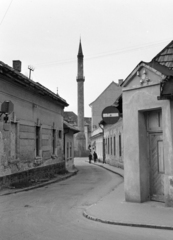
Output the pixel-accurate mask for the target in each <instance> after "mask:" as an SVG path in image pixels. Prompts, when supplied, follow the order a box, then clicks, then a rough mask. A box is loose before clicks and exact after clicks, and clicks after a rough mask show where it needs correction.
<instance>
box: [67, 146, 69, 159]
mask: <svg viewBox="0 0 173 240" xmlns="http://www.w3.org/2000/svg"><path fill="white" fill-rule="evenodd" d="M67 158H69V143H67Z"/></svg>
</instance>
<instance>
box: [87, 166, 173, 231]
mask: <svg viewBox="0 0 173 240" xmlns="http://www.w3.org/2000/svg"><path fill="white" fill-rule="evenodd" d="M92 164H95V165H97V166H98V167H103V168H105V169H107V170H109V171H111V172H113V173H115V174H119V175H120V176H122V177H123V175H124V173H123V172H124V171H123V169H120V168H116V167H114V166H110V165H108V164H103V163H99V162H98V163H93V162H92ZM83 215H84V216H85V217H86V218H88V219H91V220H95V221H98V222H102V223H107V224H114V225H122V226H131V227H144V228H155V229H156V228H158V229H167V230H173V208H168V207H165V204H164V203H160V202H154V201H149V202H145V203H129V202H125V200H124V185H123V184H120V185H119V186H118V188H116V189H115V190H114V191H112V192H111V193H110V194H109V195H107V196H106V197H104V198H103V199H101V200H100V201H99V202H98V203H97V204H95V205H92V206H91V207H89V208H88V209H87V210H86V211H85V212H83Z"/></svg>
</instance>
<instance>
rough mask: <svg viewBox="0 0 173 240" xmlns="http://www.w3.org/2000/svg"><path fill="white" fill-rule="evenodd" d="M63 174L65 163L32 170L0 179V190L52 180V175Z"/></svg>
mask: <svg viewBox="0 0 173 240" xmlns="http://www.w3.org/2000/svg"><path fill="white" fill-rule="evenodd" d="M65 172H66V168H65V162H59V163H56V164H51V165H47V166H43V167H36V168H32V169H29V170H26V171H22V172H18V173H14V174H10V175H6V176H2V177H0V189H2V188H3V187H8V186H10V185H12V184H16V183H20V182H26V181H39V180H40V179H45V178H53V177H54V175H56V174H60V173H61V174H62V173H65Z"/></svg>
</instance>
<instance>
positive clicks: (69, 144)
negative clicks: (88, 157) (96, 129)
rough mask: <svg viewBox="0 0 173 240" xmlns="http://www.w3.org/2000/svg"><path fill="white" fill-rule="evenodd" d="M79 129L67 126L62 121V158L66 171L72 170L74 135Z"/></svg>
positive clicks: (65, 122) (67, 124)
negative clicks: (63, 158)
mask: <svg viewBox="0 0 173 240" xmlns="http://www.w3.org/2000/svg"><path fill="white" fill-rule="evenodd" d="M78 132H79V129H77V128H76V127H74V126H73V125H71V124H69V123H68V122H67V121H65V120H64V156H65V166H66V170H67V171H72V170H73V169H74V167H75V166H74V134H76V133H78Z"/></svg>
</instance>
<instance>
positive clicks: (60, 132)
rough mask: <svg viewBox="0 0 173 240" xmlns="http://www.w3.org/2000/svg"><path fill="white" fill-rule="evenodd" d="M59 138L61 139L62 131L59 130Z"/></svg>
mask: <svg viewBox="0 0 173 240" xmlns="http://www.w3.org/2000/svg"><path fill="white" fill-rule="evenodd" d="M59 138H62V130H59Z"/></svg>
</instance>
